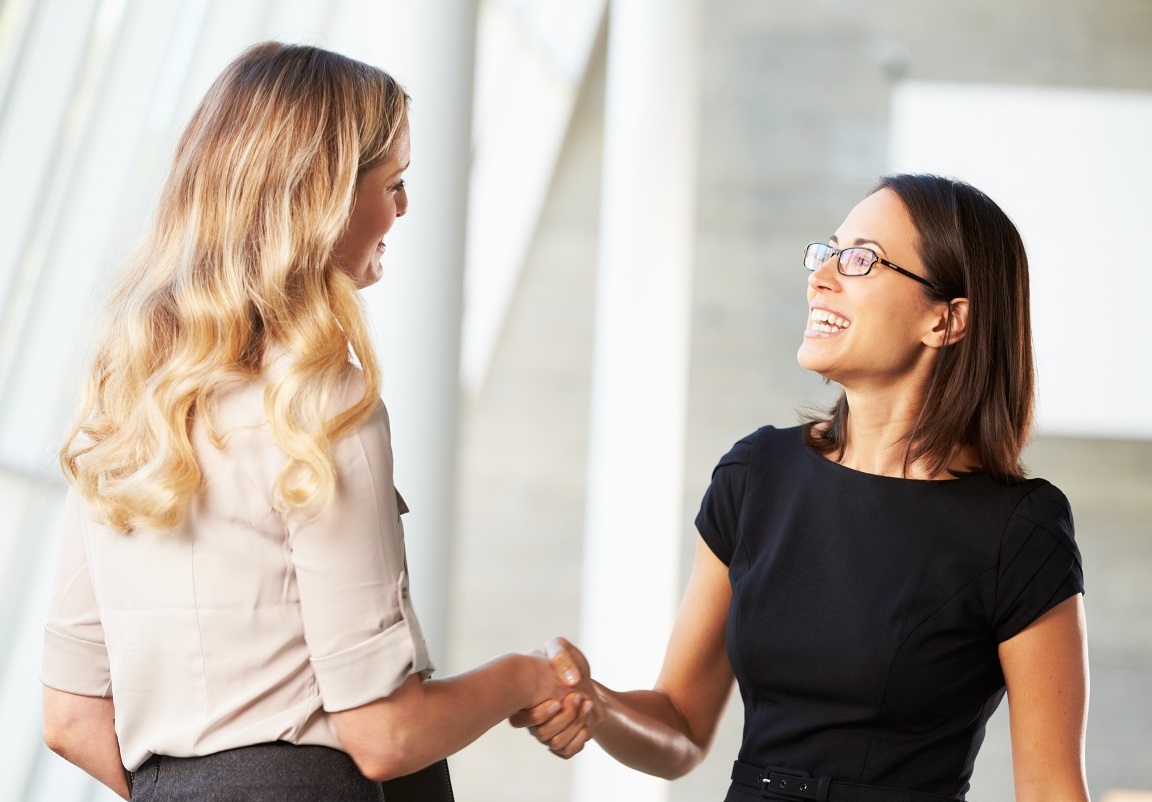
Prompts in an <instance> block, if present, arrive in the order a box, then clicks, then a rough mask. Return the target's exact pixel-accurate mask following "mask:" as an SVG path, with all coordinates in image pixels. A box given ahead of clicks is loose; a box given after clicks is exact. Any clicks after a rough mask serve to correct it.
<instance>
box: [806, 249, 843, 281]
mask: <svg viewBox="0 0 1152 802" xmlns="http://www.w3.org/2000/svg"><path fill="white" fill-rule="evenodd" d="M839 260H840V254H835V255H834V256H832V257H830V258H829V259H826V260H825V261H824V264H822V265H820V266H819V267H818V268H816V269H815V270H813V271H812V272H811V273H809V274H808V286H809V287H812V288H813V289H816V288H819V287H824V288H828V287H833V286H838V285H839V281H840V270H839V267H838V266H837V262H838V261H839Z"/></svg>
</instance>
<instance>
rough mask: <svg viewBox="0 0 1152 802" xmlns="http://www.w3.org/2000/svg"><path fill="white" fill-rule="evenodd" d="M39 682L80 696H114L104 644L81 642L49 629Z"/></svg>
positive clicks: (47, 628)
mask: <svg viewBox="0 0 1152 802" xmlns="http://www.w3.org/2000/svg"><path fill="white" fill-rule="evenodd" d="M40 681H41V682H42V683H43V684H45V685H47V686H48V687H49V688H55V689H56V690H58V691H65V692H66V693H74V694H76V695H77V696H101V697H107V696H111V695H112V677H111V672H110V671H109V668H108V650H107V649H106V648H105V646H104V644H103V643H94V642H92V641H86V640H79V639H77V638H73V637H71V636H69V635H65V634H64V633H62V632H57V631H56V630H54V629H52V628H51V627H46V628H45V629H44V659H43V663H42V665H41V670H40Z"/></svg>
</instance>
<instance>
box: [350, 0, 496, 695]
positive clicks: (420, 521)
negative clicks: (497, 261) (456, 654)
mask: <svg viewBox="0 0 1152 802" xmlns="http://www.w3.org/2000/svg"><path fill="white" fill-rule="evenodd" d="M379 13H380V14H381V16H382V20H380V22H381V24H380V25H379V26H374V25H372V24H371V23H372V20H371V18H370V17H365V18H361V19H360V20H359V22H358V23H357V24H360V25H363V26H365V27H366V28H367V29H368V30H369V34H368V35H369V36H371V37H382V38H377V39H376V41H377V42H380V43H379V44H377V45H376V46H375V47H374V51H375V52H374V57H373V59H372V60H373V62H374V63H376V64H379V65H380V66H381V67H383V68H384V69H386V70H388V71H389V72H390V73H391V74H392V75H394V76H395V77H396V78H397V80H399V81H400V82H401V83H402V84H404V86H405V88H406V89H407V90H408V93H409V94H410V95H411V96H412V110H411V113H410V115H409V116H410V124H411V134H412V166H411V168H410V169H409V171H408V173H407V175H406V177H405V180H406V183H407V184H408V198H409V211H408V214H407V215H406V216H405V217H403V218H401V219H400V220H398V221H397V222H396V225H395V227H394V228H393V229H392V231H391V232H389V235H388V237H387V243H388V252H387V253H386V254H385V255H384V277H383V279H382V280H381V281H380V284H379V285H378V286H377V287H374V288H371V289H369V290H368V291H367V292H366V293H365V298H366V300H367V303H368V305H369V307H370V311H371V317H372V320H373V323H374V325H375V328H376V330H377V334H378V344H379V351H380V357H381V365H382V369H383V375H384V381H383V395H384V401H385V403H386V404H387V405H388V411H389V414H390V415H391V419H392V445H393V452H394V454H395V458H396V486H397V488H398V489H399V491H400V493H401V494H402V495H403V496H404V499H405V500H406V501H407V502H408V505H409V507H410V508H411V512H410V513H409V514H407V515H405V516H404V527H405V534H406V539H407V548H408V565H409V569H410V572H411V584H412V598H413V603H414V606H415V608H416V611H417V615H418V616H419V618H420V623H421V625H422V626H423V629H424V634H425V637H426V639H427V640H428V645H429V649H430V650H431V654H432V659H433V661H434V662H435V663H436V665H437V667H438V669H439V673H441V674H443V673H444V672H445V670H447V669H448V661H449V655H448V651H447V644H448V612H449V595H450V594H449V591H450V588H451V572H450V570H449V568H450V552H451V544H452V535H453V529H454V526H455V513H456V487H457V481H456V472H457V445H458V444H457V440H458V428H459V427H458V415H459V405H458V397H459V389H460V378H459V377H460V321H461V310H462V308H463V300H462V299H463V286H464V253H465V247H464V232H465V229H466V219H465V217H466V211H467V209H466V204H467V199H468V171H469V162H470V149H471V131H472V88H473V54H474V51H475V38H476V0H422V2H420V3H404V2H394V3H388V4H385V5H383V6H382V10H381V11H379ZM352 22H353V23H356V21H355V20H352Z"/></svg>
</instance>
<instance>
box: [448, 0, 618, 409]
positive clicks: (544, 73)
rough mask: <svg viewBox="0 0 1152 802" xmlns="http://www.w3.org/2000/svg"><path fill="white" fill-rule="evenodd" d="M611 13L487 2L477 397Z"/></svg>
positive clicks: (598, 5)
mask: <svg viewBox="0 0 1152 802" xmlns="http://www.w3.org/2000/svg"><path fill="white" fill-rule="evenodd" d="M511 6H515V8H512V7H511ZM604 7H605V2H604V0H591V1H590V2H584V3H570V4H555V3H548V4H532V3H527V2H523V0H521V1H520V2H516V3H513V2H511V1H509V2H491V3H487V4H485V5H484V6H483V9H482V13H481V16H480V24H479V37H480V39H479V46H478V47H479V49H478V52H477V65H478V67H477V78H476V104H475V107H476V119H475V124H474V137H475V155H474V160H473V163H472V175H471V180H470V184H469V203H468V244H467V247H468V256H467V285H466V290H465V292H466V304H465V310H464V331H463V343H462V355H461V360H462V364H461V371H462V378H463V382H464V387H465V389H466V390H468V391H470V392H473V393H474V392H476V391H478V390H479V388H480V386H481V385H482V383H483V380H484V376H485V374H486V373H487V370H488V362H489V360H490V359H491V356H492V350H493V349H494V348H495V345H496V341H497V339H498V337H499V335H500V331H501V329H502V328H503V322H504V318H505V315H506V314H507V310H508V304H509V301H510V299H511V297H512V294H513V292H514V291H515V288H516V283H517V281H518V279H519V276H520V269H521V266H522V265H523V262H524V258H525V256H526V254H527V251H528V247H529V245H530V244H531V242H532V236H533V234H534V233H535V230H536V222H537V220H538V219H539V216H540V209H541V207H542V206H543V204H544V200H545V198H546V196H547V192H548V187H549V186H550V184H551V180H552V173H553V171H554V168H555V164H556V159H557V157H558V154H559V152H560V148H561V147H562V146H563V144H564V137H565V135H566V133H567V130H568V121H569V119H570V117H571V115H572V108H573V105H574V104H575V101H576V96H577V94H578V92H579V90H580V83H581V80H582V78H583V76H584V71H585V69H586V68H587V65H588V59H589V56H590V54H591V51H592V47H593V45H594V44H595V39H596V32H597V30H598V27H599V25H600V20H601V18H602V16H603V14H604Z"/></svg>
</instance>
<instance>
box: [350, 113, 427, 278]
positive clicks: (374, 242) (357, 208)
mask: <svg viewBox="0 0 1152 802" xmlns="http://www.w3.org/2000/svg"><path fill="white" fill-rule="evenodd" d="M409 154H410V144H409V138H408V123H407V122H405V123H404V125H403V126H402V127H401V129H400V130H399V131H398V132H397V133H396V139H395V143H394V146H393V148H392V154H391V155H390V156H389V157H388V158H387V159H385V160H384V161H383V162H382V163H380V164H378V165H376V166H375V167H373V168H372V169H371V170H368V171H367V172H365V173H364V174H363V175H361V176H360V178H359V179H357V181H356V197H355V199H354V200H353V202H352V212H351V214H350V215H349V217H348V228H346V229H345V231H344V233H343V234H342V235H341V236H340V239H339V240H337V241H336V247H335V248H334V249H333V251H332V259H333V261H334V262H335V264H336V265H337V266H338V267H339V268H340V269H341V270H343V271H344V272H345V273H347V274H348V275H349V276H350V277H351V278H352V280H353V281H355V282H356V286H357V288H359V289H364V288H365V287H368V286H370V285H372V284H375V283H376V282H377V281H379V280H380V276H381V275H382V273H383V269H382V268H381V266H380V258H381V257H382V256H383V255H384V250H385V245H384V237H385V235H386V234H387V233H388V231H389V230H390V229H391V228H392V224H393V223H395V222H396V218H397V217H403V216H404V213H405V212H406V211H408V193H407V191H406V190H405V189H404V181H403V175H404V171H405V170H407V169H408V164H409V160H410V155H409Z"/></svg>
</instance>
